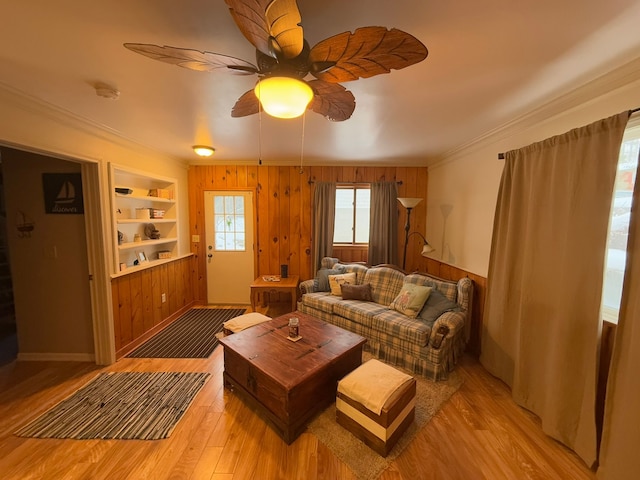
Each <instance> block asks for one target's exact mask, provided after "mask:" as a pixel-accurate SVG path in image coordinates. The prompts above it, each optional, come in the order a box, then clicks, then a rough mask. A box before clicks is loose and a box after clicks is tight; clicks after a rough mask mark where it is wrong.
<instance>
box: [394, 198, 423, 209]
mask: <svg viewBox="0 0 640 480" xmlns="http://www.w3.org/2000/svg"><path fill="white" fill-rule="evenodd" d="M398 201H399V202H400V203H401V204H402V206H403V207H404V208H413V207H415V206H416V205H418V204H419V203H420V202H421V201H422V199H421V198H398Z"/></svg>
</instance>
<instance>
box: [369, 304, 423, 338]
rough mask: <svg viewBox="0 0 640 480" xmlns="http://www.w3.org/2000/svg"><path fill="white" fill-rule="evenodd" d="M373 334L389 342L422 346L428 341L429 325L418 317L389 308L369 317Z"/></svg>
mask: <svg viewBox="0 0 640 480" xmlns="http://www.w3.org/2000/svg"><path fill="white" fill-rule="evenodd" d="M371 329H372V330H375V331H376V332H380V333H375V334H373V336H375V337H376V338H378V339H380V340H381V341H384V342H386V343H389V344H396V343H397V342H409V343H411V344H414V345H417V346H420V347H424V346H426V345H427V343H428V342H429V336H430V335H431V326H430V325H428V324H427V323H426V322H424V321H422V320H421V319H419V318H411V317H407V316H406V315H404V314H402V313H400V312H398V311H396V310H391V309H386V310H385V311H383V312H380V313H378V314H377V315H375V316H374V317H373V318H372V319H371Z"/></svg>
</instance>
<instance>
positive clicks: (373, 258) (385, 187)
mask: <svg viewBox="0 0 640 480" xmlns="http://www.w3.org/2000/svg"><path fill="white" fill-rule="evenodd" d="M397 198H398V184H397V183H396V182H376V183H372V184H371V206H370V209H369V256H368V259H367V261H368V263H369V265H379V264H381V263H391V264H393V265H397V264H398V261H397V260H398V201H397Z"/></svg>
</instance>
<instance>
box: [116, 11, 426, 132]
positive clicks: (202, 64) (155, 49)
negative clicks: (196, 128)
mask: <svg viewBox="0 0 640 480" xmlns="http://www.w3.org/2000/svg"><path fill="white" fill-rule="evenodd" d="M225 2H226V3H227V5H228V6H229V11H230V12H231V16H232V17H233V19H234V21H235V22H236V24H237V26H238V28H239V29H240V31H241V32H242V34H243V35H244V36H245V37H246V39H247V40H249V42H251V44H252V45H253V46H254V47H255V48H256V63H257V65H253V64H252V63H250V62H247V61H245V60H242V59H239V58H235V57H231V56H228V55H222V54H219V53H211V52H200V51H198V50H192V49H186V48H176V47H169V46H159V45H150V44H141V43H125V44H124V46H125V47H126V48H128V49H129V50H132V51H134V52H136V53H139V54H141V55H145V56H147V57H150V58H153V59H154V60H159V61H161V62H165V63H170V64H173V65H178V66H180V67H184V68H189V69H191V70H197V71H204V72H211V71H215V70H221V69H222V70H226V71H228V72H231V73H235V74H240V75H254V74H257V75H258V76H259V77H260V78H259V80H258V83H257V84H256V86H255V88H254V89H252V90H249V91H248V92H246V93H245V94H243V95H242V96H241V97H240V98H239V99H238V101H237V102H236V104H235V105H234V107H233V109H232V111H231V116H232V117H244V116H247V115H253V114H255V113H258V112H259V111H260V108H261V107H262V108H263V109H264V111H266V112H267V113H269V114H271V115H273V116H277V117H280V118H293V117H296V116H300V115H302V113H304V111H306V110H307V108H309V109H311V110H312V111H314V112H316V113H319V114H320V115H323V116H325V117H326V118H327V119H329V120H332V121H343V120H347V119H348V118H349V117H351V114H352V113H353V111H354V109H355V106H356V103H355V98H354V96H353V94H352V93H351V92H350V91H349V90H347V89H346V88H345V87H343V86H342V85H340V83H339V82H348V81H352V80H357V79H358V78H368V77H372V76H374V75H379V74H382V73H389V72H390V71H391V70H392V69H394V70H399V69H401V68H405V67H408V66H410V65H413V64H415V63H418V62H421V61H422V60H424V59H425V58H426V57H427V54H428V51H427V48H426V47H425V46H424V45H423V44H422V42H420V41H419V40H418V39H416V38H415V37H414V36H412V35H410V34H408V33H406V32H403V31H401V30H398V29H395V28H393V29H390V30H388V29H387V28H385V27H362V28H358V29H356V31H355V32H354V33H351V32H344V33H341V34H339V35H334V36H332V37H329V38H327V39H325V40H322V41H321V42H319V43H318V44H316V45H315V46H314V47H313V48H309V44H308V43H307V41H306V40H305V39H304V34H303V31H302V26H301V24H300V22H301V16H300V12H299V10H298V5H297V2H296V0H225ZM308 74H311V75H312V76H314V77H315V79H312V80H309V81H306V80H304V78H305V77H307V75H308ZM282 84H286V86H284V87H282ZM273 87H275V88H280V89H281V91H280V93H279V94H278V95H282V93H283V92H284V95H285V96H286V97H291V96H292V95H294V94H293V92H294V89H295V88H299V89H300V90H301V91H302V93H301V94H300V95H302V97H303V98H302V100H299V101H298V100H296V102H297V103H298V108H297V111H288V110H286V111H285V110H284V108H285V107H282V106H276V107H272V106H270V105H268V98H267V97H269V95H271V92H272V88H273ZM279 98H280V97H279ZM305 102H306V103H305ZM274 108H275V110H274V111H273V112H272V111H270V110H272V109H274ZM280 108H282V109H283V110H279V109H280Z"/></svg>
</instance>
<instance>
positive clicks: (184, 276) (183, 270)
mask: <svg viewBox="0 0 640 480" xmlns="http://www.w3.org/2000/svg"><path fill="white" fill-rule="evenodd" d="M194 262H195V258H194V256H193V255H189V256H186V257H182V258H178V259H176V260H174V261H171V262H167V263H163V264H162V265H157V266H153V267H149V268H146V269H144V270H139V271H136V272H131V273H130V274H128V275H121V276H118V277H116V278H113V279H112V280H111V293H112V300H113V323H114V336H115V347H116V358H121V357H122V356H123V355H125V354H127V353H128V352H130V351H131V350H133V349H134V348H135V347H137V346H138V345H140V344H142V343H143V342H144V341H146V340H147V339H148V338H151V336H153V335H154V334H155V333H157V332H159V331H160V330H161V329H162V328H164V327H166V326H167V325H168V324H169V323H171V322H172V321H173V320H175V319H176V318H178V317H179V316H180V315H181V314H182V313H184V312H185V311H186V310H188V309H189V308H190V307H191V306H192V305H193V304H194V303H195V288H194V285H195V282H194V271H195V269H194ZM163 293H164V294H165V301H164V302H163V301H162V294H163Z"/></svg>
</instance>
